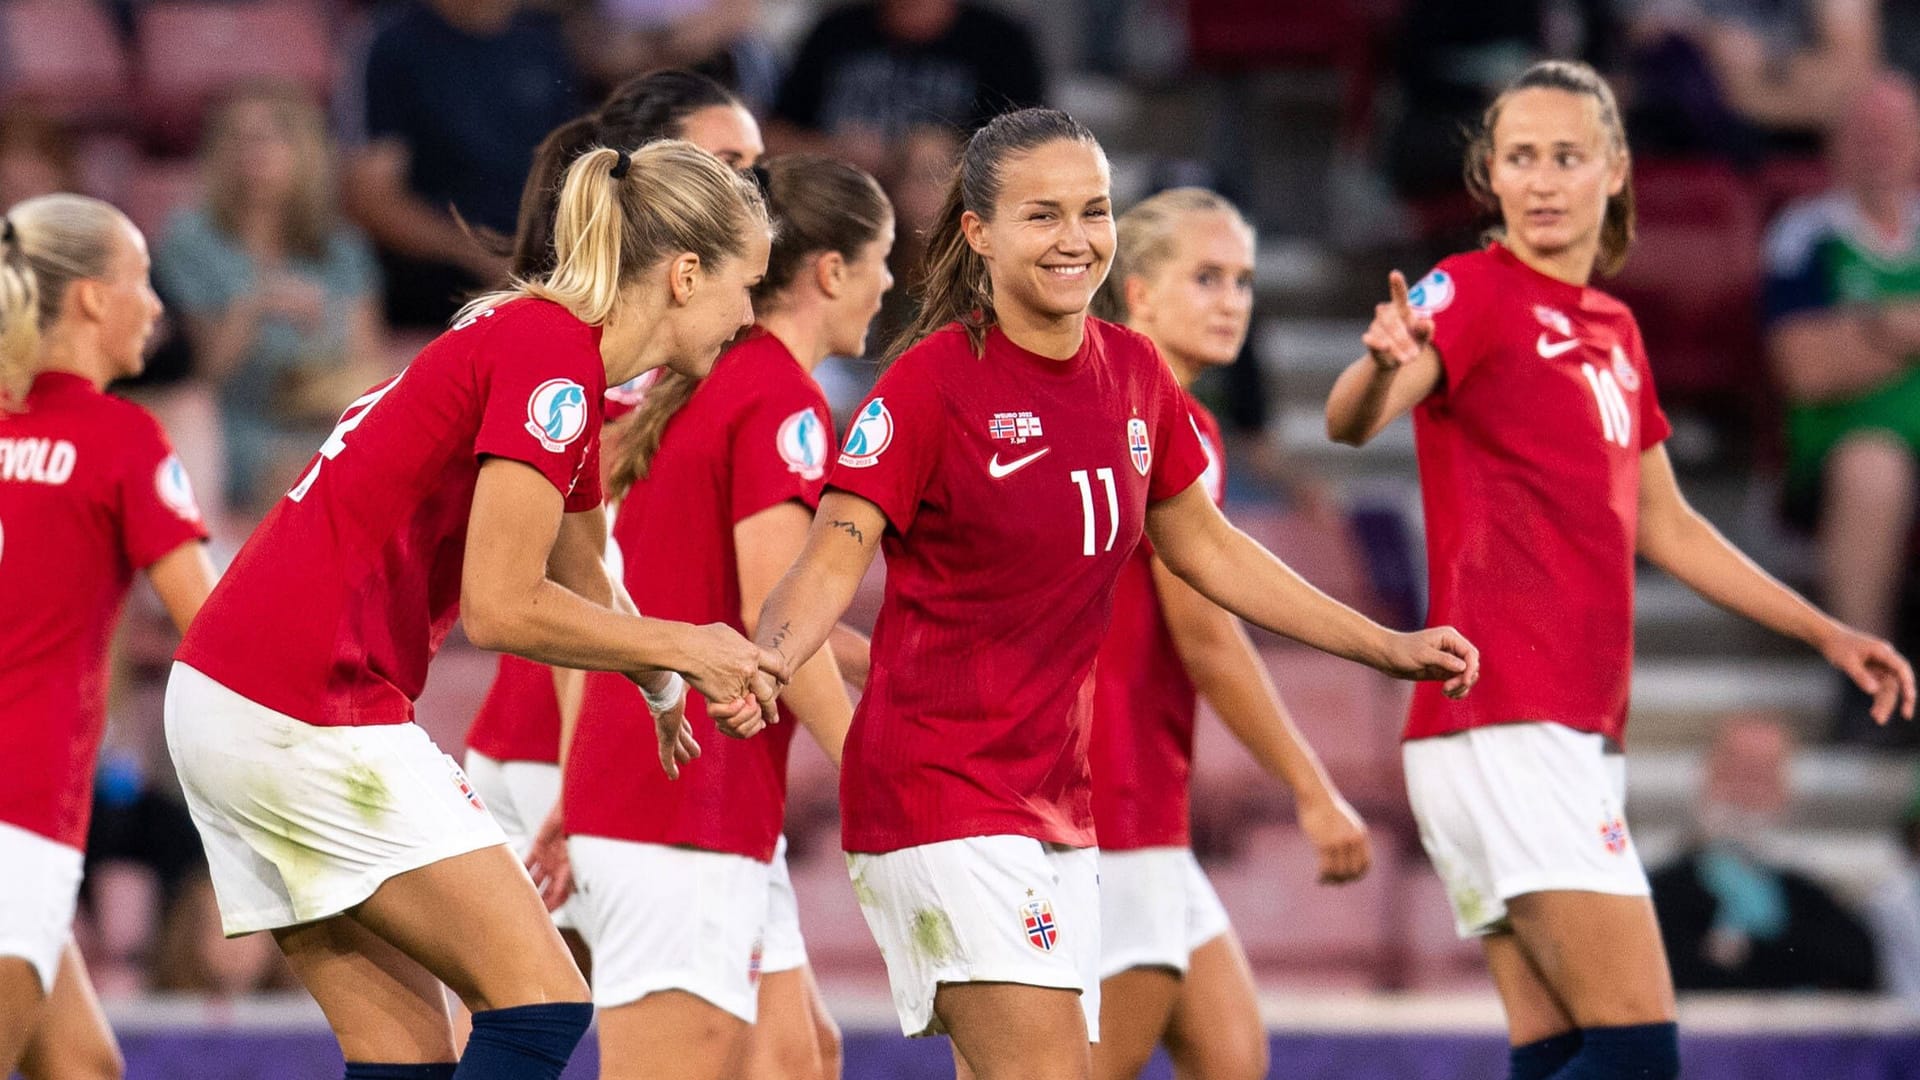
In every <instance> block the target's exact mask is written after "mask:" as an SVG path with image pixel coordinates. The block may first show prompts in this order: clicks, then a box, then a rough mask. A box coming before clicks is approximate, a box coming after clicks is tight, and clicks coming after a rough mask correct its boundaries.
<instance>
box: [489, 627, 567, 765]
mask: <svg viewBox="0 0 1920 1080" xmlns="http://www.w3.org/2000/svg"><path fill="white" fill-rule="evenodd" d="M467 745H468V746H470V747H472V748H473V749H475V750H477V751H479V752H480V753H482V754H485V755H487V756H488V757H490V758H492V759H493V760H495V761H535V762H540V763H543V764H546V765H552V764H555V763H557V762H558V761H559V760H560V698H559V696H558V695H557V694H556V693H555V692H554V688H553V669H552V668H550V667H548V666H547V665H545V664H541V663H536V662H535V661H532V660H528V659H526V658H525V657H522V656H514V655H512V654H511V653H503V654H502V655H501V657H500V666H499V667H498V668H497V669H495V671H494V676H493V685H492V686H489V687H487V696H486V698H485V699H483V700H482V701H481V702H480V711H479V712H477V713H474V714H473V726H472V727H470V728H468V729H467Z"/></svg>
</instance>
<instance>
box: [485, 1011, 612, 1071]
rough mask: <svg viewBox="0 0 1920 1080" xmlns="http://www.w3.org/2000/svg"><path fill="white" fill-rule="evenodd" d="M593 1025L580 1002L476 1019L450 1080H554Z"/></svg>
mask: <svg viewBox="0 0 1920 1080" xmlns="http://www.w3.org/2000/svg"><path fill="white" fill-rule="evenodd" d="M592 1022H593V1006H591V1005H589V1004H587V1003H586V1002H583V1001H557V1002H552V1003H549V1004H546V1005H519V1006H515V1007H514V1008H511V1009H489V1010H488V1011H486V1012H477V1013H474V1014H473V1034H472V1035H471V1036H469V1037H468V1038H467V1052H466V1053H465V1054H463V1055H461V1057H460V1068H458V1069H456V1070H455V1071H454V1073H453V1080H557V1078H558V1077H559V1075H560V1070H562V1069H564V1068H566V1067H567V1059H568V1058H570V1057H572V1056H573V1048H574V1047H575V1046H576V1045H578V1044H579V1042H580V1036H582V1035H585V1034H586V1033H587V1025H588V1024H590V1023H592Z"/></svg>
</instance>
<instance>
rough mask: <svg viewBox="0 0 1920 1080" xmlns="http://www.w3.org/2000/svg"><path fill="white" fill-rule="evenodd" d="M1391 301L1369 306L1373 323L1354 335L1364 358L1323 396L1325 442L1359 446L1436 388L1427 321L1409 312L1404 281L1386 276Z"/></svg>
mask: <svg viewBox="0 0 1920 1080" xmlns="http://www.w3.org/2000/svg"><path fill="white" fill-rule="evenodd" d="M1387 288H1388V291H1389V292H1390V293H1391V296H1392V299H1390V300H1389V301H1387V302H1386V303H1384V304H1376V305H1374V308H1373V322H1372V324H1370V325H1369V326H1368V327H1367V332H1366V333H1365V334H1362V335H1361V336H1360V341H1361V344H1363V345H1365V346H1366V347H1367V355H1365V356H1363V357H1361V358H1360V359H1358V360H1355V361H1354V362H1353V363H1352V364H1351V365H1349V366H1348V367H1347V370H1345V371H1343V372H1341V373H1340V378H1339V380H1338V381H1337V382H1335V383H1334V384H1333V393H1331V394H1329V395H1328V396H1327V438H1329V439H1332V440H1333V441H1334V442H1338V443H1346V444H1347V445H1349V446H1364V445H1366V444H1367V443H1368V442H1369V441H1371V440H1372V439H1373V437H1374V436H1375V435H1378V434H1380V432H1381V431H1383V430H1385V429H1386V426H1387V425H1388V424H1391V423H1393V422H1394V421H1395V420H1398V419H1399V418H1400V417H1402V416H1404V415H1406V413H1407V411H1408V410H1410V409H1412V408H1413V407H1414V406H1415V405H1418V404H1420V403H1421V402H1422V401H1424V400H1426V398H1427V396H1428V395H1429V394H1432V393H1433V392H1434V390H1436V389H1438V388H1439V386H1440V380H1441V378H1442V368H1441V366H1440V354H1439V353H1437V352H1435V351H1434V348H1433V319H1432V318H1430V317H1429V316H1427V315H1424V314H1421V313H1420V312H1418V311H1415V310H1414V309H1413V301H1412V300H1411V299H1409V298H1408V294H1407V279H1406V278H1405V277H1404V276H1403V275H1402V274H1401V273H1400V271H1398V270H1395V271H1394V272H1393V273H1392V274H1391V275H1389V276H1388V278H1387Z"/></svg>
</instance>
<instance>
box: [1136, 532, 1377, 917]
mask: <svg viewBox="0 0 1920 1080" xmlns="http://www.w3.org/2000/svg"><path fill="white" fill-rule="evenodd" d="M1153 584H1154V589H1155V591H1156V592H1157V593H1158V594H1159V596H1160V610H1161V611H1162V613H1164V614H1165V615H1166V619H1167V630H1168V631H1169V632H1170V633H1171V634H1172V636H1173V646H1174V648H1175V650H1177V651H1178V652H1179V653H1180V661H1181V663H1182V664H1183V665H1184V666H1185V667H1186V669H1187V674H1188V675H1189V676H1190V677H1191V678H1192V679H1193V685H1194V687H1195V688H1196V689H1198V690H1199V691H1200V696H1201V697H1203V698H1205V699H1206V700H1207V703H1208V704H1210V705H1212V706H1213V711H1214V712H1216V713H1219V714H1220V720H1221V722H1222V723H1224V724H1226V725H1227V730H1229V731H1231V732H1233V735H1234V738H1236V739H1239V740H1240V743H1241V745H1243V746H1245V747H1246V748H1247V750H1248V751H1250V752H1251V753H1252V754H1253V756H1254V759H1255V760H1257V761H1259V762H1260V765H1261V767H1262V768H1264V769H1266V770H1267V772H1269V773H1271V774H1273V775H1274V776H1276V777H1279V778H1280V779H1281V780H1282V781H1284V782H1285V783H1286V785H1287V787H1289V788H1290V789H1292V791H1293V800H1294V805H1295V808H1296V810H1297V812H1298V813H1299V816H1300V827H1301V828H1302V829H1303V830H1305V831H1306V834H1307V838H1308V839H1310V840H1312V841H1313V846H1314V848H1315V850H1316V851H1318V852H1319V854H1320V880H1321V881H1324V882H1342V881H1353V880H1355V879H1357V878H1359V877H1361V876H1362V875H1364V874H1365V873H1366V872H1367V867H1368V865H1369V864H1370V863H1371V862H1372V853H1371V852H1370V850H1369V846H1368V842H1367V827H1366V825H1365V824H1364V823H1362V822H1361V820H1360V815H1359V814H1356V813H1354V810H1353V807H1351V806H1349V805H1348V804H1347V801H1346V800H1345V799H1344V798H1342V797H1341V796H1340V791H1339V789H1337V788H1336V787H1334V784H1333V781H1332V779H1330V778H1329V777H1328V776H1327V771H1326V769H1325V768H1324V767H1323V766H1322V765H1321V764H1320V758H1319V755H1317V754H1315V753H1314V752H1313V747H1311V746H1309V745H1307V740H1306V738H1305V737H1304V736H1302V735H1301V734H1300V730H1299V729H1298V728H1296V727H1295V726H1294V724H1293V717H1292V716H1291V715H1289V714H1288V712H1287V707H1286V705H1285V704H1283V703H1282V702H1281V700H1280V695H1279V693H1278V692H1276V691H1275V690H1274V688H1273V680H1271V679H1270V678H1268V677H1267V668H1266V665H1265V664H1263V663H1261V661H1260V654H1259V652H1257V651H1256V650H1255V649H1254V647H1253V641H1252V640H1251V639H1250V638H1248V637H1247V631H1246V628H1245V627H1243V626H1242V625H1241V624H1240V620H1238V619H1236V618H1234V617H1233V616H1232V615H1231V614H1229V613H1228V612H1227V611H1226V610H1225V609H1224V608H1222V607H1220V606H1219V605H1218V604H1215V603H1213V602H1212V601H1210V600H1208V599H1207V598H1206V597H1204V596H1201V595H1200V594H1199V593H1197V592H1195V591H1194V589H1193V587H1192V586H1190V585H1188V584H1187V583H1186V582H1184V581H1181V580H1180V579H1179V578H1177V577H1175V576H1174V575H1173V571H1171V570H1168V569H1167V567H1166V564H1165V563H1162V562H1161V561H1160V560H1159V559H1155V560H1153Z"/></svg>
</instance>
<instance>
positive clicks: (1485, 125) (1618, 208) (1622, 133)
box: [1465, 60, 1634, 276]
mask: <svg viewBox="0 0 1920 1080" xmlns="http://www.w3.org/2000/svg"><path fill="white" fill-rule="evenodd" d="M1522 90H1559V91H1561V92H1562V93H1567V94H1575V95H1578V96H1581V97H1587V98H1591V99H1593V102H1594V107H1595V108H1596V109H1597V110H1598V111H1599V113H1600V126H1601V127H1602V128H1605V129H1606V132H1607V149H1608V151H1609V152H1611V153H1615V154H1619V155H1620V156H1621V157H1623V158H1627V163H1628V164H1627V178H1626V182H1625V183H1623V184H1622V185H1621V186H1620V193H1619V194H1617V195H1610V196H1608V197H1607V212H1606V216H1605V217H1604V218H1602V219H1601V222H1600V257H1599V259H1598V260H1597V261H1596V262H1595V268H1596V269H1598V270H1599V271H1600V273H1601V274H1602V275H1606V276H1612V275H1614V274H1617V273H1619V272H1620V268H1621V267H1623V266H1625V265H1626V264H1627V253H1628V252H1629V251H1630V250H1632V248H1633V232H1634V221H1633V164H1632V159H1631V158H1628V157H1627V127H1626V124H1625V123H1623V122H1622V121H1621V119H1620V102H1619V101H1618V100H1616V99H1615V98H1614V96H1613V88H1612V87H1611V86H1608V85H1607V80H1605V79H1603V78H1601V77H1600V73H1599V72H1597V71H1595V70H1594V69H1593V68H1592V67H1590V66H1589V65H1587V64H1583V63H1581V62H1580V61H1578V60H1542V61H1540V62H1539V63H1537V64H1534V65H1533V66H1532V67H1530V68H1528V69H1527V70H1525V71H1523V72H1521V73H1520V77H1519V78H1517V79H1515V80H1513V81H1512V82H1511V83H1508V84H1507V88H1506V89H1505V90H1502V91H1500V96H1499V97H1496V98H1494V99H1493V103H1492V104H1490V105H1488V106H1487V111H1486V112H1485V114H1483V115H1482V116H1481V118H1480V127H1479V129H1478V130H1477V131H1474V132H1473V133H1472V138H1471V140H1470V141H1469V142H1468V143H1467V156H1466V162H1465V172H1466V180H1467V194H1469V195H1471V196H1473V200H1474V201H1475V202H1477V203H1479V204H1480V206H1481V208H1482V209H1484V210H1487V211H1489V212H1491V213H1495V214H1498V213H1499V212H1500V199H1499V197H1498V196H1496V195H1495V194H1494V193H1493V178H1492V175H1491V171H1492V166H1491V165H1490V164H1489V163H1490V162H1491V160H1492V158H1493V128H1494V125H1495V124H1497V123H1499V122H1500V110H1501V109H1503V108H1505V107H1506V104H1507V99H1508V98H1511V97H1513V95H1515V94H1517V93H1519V92H1520V91H1522ZM1486 235H1487V238H1488V239H1490V240H1498V239H1501V238H1502V237H1504V236H1505V235H1506V227H1505V225H1504V224H1502V225H1498V226H1495V227H1494V228H1491V229H1489V230H1487V234H1486Z"/></svg>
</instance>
